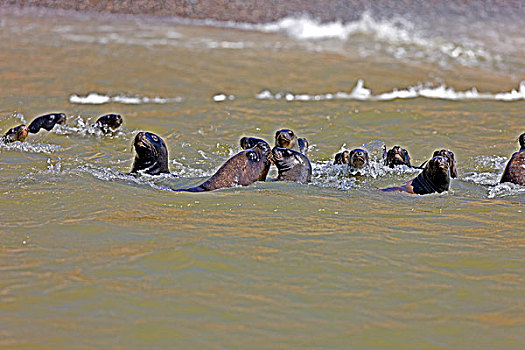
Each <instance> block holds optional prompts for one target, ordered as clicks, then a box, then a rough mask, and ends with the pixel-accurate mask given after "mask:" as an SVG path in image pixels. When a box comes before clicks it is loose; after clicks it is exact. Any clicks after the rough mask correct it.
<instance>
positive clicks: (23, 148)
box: [0, 141, 62, 153]
mask: <svg viewBox="0 0 525 350" xmlns="http://www.w3.org/2000/svg"><path fill="white" fill-rule="evenodd" d="M1 150H6V151H19V152H28V153H54V152H57V151H60V150H62V147H61V146H59V145H52V144H45V143H40V144H33V143H29V142H20V141H15V142H12V143H3V142H2V141H0V151H1Z"/></svg>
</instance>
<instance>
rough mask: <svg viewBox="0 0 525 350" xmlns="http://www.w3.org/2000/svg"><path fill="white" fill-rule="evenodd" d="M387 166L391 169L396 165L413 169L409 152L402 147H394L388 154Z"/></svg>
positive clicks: (386, 158)
mask: <svg viewBox="0 0 525 350" xmlns="http://www.w3.org/2000/svg"><path fill="white" fill-rule="evenodd" d="M385 165H386V166H388V167H390V168H393V167H395V166H396V165H406V166H408V167H411V165H410V156H409V155H408V151H407V150H406V149H404V148H402V147H401V146H394V147H392V148H391V149H389V150H388V152H386V157H385Z"/></svg>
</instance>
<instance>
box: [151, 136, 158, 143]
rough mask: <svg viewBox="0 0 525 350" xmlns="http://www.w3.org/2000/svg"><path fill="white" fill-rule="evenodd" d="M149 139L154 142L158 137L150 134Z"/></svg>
mask: <svg viewBox="0 0 525 350" xmlns="http://www.w3.org/2000/svg"><path fill="white" fill-rule="evenodd" d="M151 139H152V140H153V141H155V142H159V138H158V137H157V136H155V135H151Z"/></svg>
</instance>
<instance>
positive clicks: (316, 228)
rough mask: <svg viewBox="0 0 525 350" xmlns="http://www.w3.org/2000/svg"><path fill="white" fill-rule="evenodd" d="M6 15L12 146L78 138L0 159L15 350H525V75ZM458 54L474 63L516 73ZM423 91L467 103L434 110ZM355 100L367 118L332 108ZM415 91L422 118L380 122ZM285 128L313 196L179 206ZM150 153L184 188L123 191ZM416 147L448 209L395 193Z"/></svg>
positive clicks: (296, 189) (4, 315) (125, 20)
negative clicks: (26, 127) (29, 130)
mask: <svg viewBox="0 0 525 350" xmlns="http://www.w3.org/2000/svg"><path fill="white" fill-rule="evenodd" d="M2 11H4V12H2V16H3V17H2V18H1V20H0V26H1V27H2V31H1V33H0V38H1V40H0V72H1V73H0V74H1V75H2V80H3V81H2V86H3V88H2V89H1V90H0V97H1V98H0V100H1V101H2V102H1V104H0V129H1V131H2V132H5V130H7V129H9V128H10V127H13V126H15V125H18V124H20V123H27V122H28V121H29V122H30V121H31V120H32V119H33V118H34V117H36V116H37V115H40V114H42V113H44V112H47V111H51V110H60V111H65V112H67V115H68V119H67V125H66V126H62V127H58V128H57V129H55V130H53V131H52V132H45V131H41V132H39V133H38V134H31V135H29V136H28V138H27V140H26V141H27V142H24V143H19V142H15V143H12V144H7V145H4V144H2V145H0V193H1V194H2V201H1V202H0V203H1V204H0V213H1V215H0V271H2V277H3V278H2V281H1V282H0V311H1V312H0V323H1V324H2V325H3V327H1V328H2V329H1V330H0V346H1V347H3V348H10V347H13V348H86V347H91V348H108V347H115V348H117V347H122V348H146V347H147V348H150V347H155V348H167V347H170V348H172V347H175V348H246V344H253V345H252V346H253V347H256V348H267V347H268V345H267V344H271V345H270V346H269V347H275V346H274V345H273V344H278V346H277V347H280V348H285V349H295V348H329V347H332V348H348V344H352V347H355V348H387V349H398V348H399V349H402V348H403V349H406V348H447V349H460V348H461V349H472V348H476V349H496V348H505V349H521V348H522V347H523V343H524V342H525V338H524V336H523V332H522V328H523V327H522V325H523V324H524V322H525V318H524V316H523V293H524V289H525V275H524V273H523V265H524V256H525V255H524V254H523V252H524V251H523V250H524V246H525V240H524V238H523V237H522V235H521V233H522V232H523V229H522V226H523V217H524V216H523V215H524V213H523V211H524V210H525V208H524V203H525V200H524V189H523V187H520V186H517V185H512V184H498V181H499V178H500V174H501V172H502V171H503V168H504V166H505V164H506V162H507V160H508V158H509V157H510V155H511V154H512V153H513V152H514V151H516V149H517V147H518V143H517V140H516V139H517V136H518V135H519V134H520V133H522V132H524V131H525V130H523V122H522V120H523V106H524V102H523V97H521V98H515V99H503V98H501V99H499V98H496V96H500V94H503V93H508V94H509V96H510V95H512V94H513V93H512V92H511V91H512V89H517V88H518V87H519V86H520V82H521V81H523V80H525V77H524V76H521V75H520V74H521V73H519V72H521V71H522V70H520V69H521V68H520V67H523V62H522V61H521V60H520V59H518V60H517V62H515V61H513V60H515V57H517V56H516V55H517V54H516V52H515V51H512V50H511V51H509V52H508V55H509V57H511V58H512V60H510V59H509V60H506V59H505V58H502V59H501V60H500V61H497V62H498V63H497V64H496V63H490V62H489V63H487V64H485V63H480V64H464V62H463V61H461V60H455V59H454V57H453V55H449V56H450V57H449V58H447V65H446V66H440V65H431V64H429V62H428V56H425V55H423V56H422V57H420V58H419V59H418V54H417V50H416V51H414V50H415V49H414V50H413V47H412V46H413V45H416V46H417V45H419V46H421V45H424V44H421V43H415V44H414V43H412V42H408V43H407V42H405V41H402V42H401V44H399V45H400V46H399V47H403V46H407V48H406V50H407V52H408V53H409V54H410V55H409V54H407V55H401V56H395V55H391V54H389V52H388V50H386V51H385V50H382V49H377V50H375V44H379V45H380V46H381V47H383V48H384V46H385V45H386V44H385V43H387V42H388V43H390V42H394V44H396V43H395V40H392V39H388V38H387V39H384V38H380V37H379V36H380V34H379V33H380V32H379V31H375V32H374V33H373V34H370V33H369V32H367V31H366V30H364V29H360V30H358V31H356V32H355V33H354V32H352V33H350V34H348V36H347V37H346V38H343V39H344V40H341V39H337V40H335V41H334V39H333V38H329V39H325V38H315V40H312V39H311V38H300V39H297V37H296V36H294V35H291V36H290V35H288V34H289V31H290V30H298V29H297V28H295V29H294V27H293V25H292V27H290V28H291V29H285V28H284V24H283V23H285V22H283V23H281V27H279V28H278V29H275V30H274V29H272V30H270V29H268V28H270V26H271V25H273V26H275V25H276V24H275V23H274V24H266V25H259V26H257V25H256V26H255V27H253V28H248V29H250V30H245V29H246V28H244V29H243V30H241V29H240V28H239V26H236V25H230V26H229V27H228V26H225V27H222V28H221V27H209V26H187V25H182V24H179V23H176V22H173V21H161V20H158V19H145V18H141V19H138V18H129V17H111V16H109V17H104V16H102V17H100V18H97V17H96V16H92V15H76V16H73V15H68V16H64V15H55V16H53V17H46V16H40V15H38V14H35V13H34V12H27V13H24V12H22V13H20V12H13V13H10V12H6V11H7V10H2ZM7 14H9V15H7ZM365 20H367V19H362V20H361V21H365ZM368 21H369V22H368V23H369V24H370V23H372V22H373V21H375V22H377V23H376V24H377V25H383V24H385V23H386V22H381V21H379V20H373V18H372V19H368ZM356 23H358V24H359V23H361V22H356ZM311 24H312V23H310V24H308V23H306V24H304V26H306V25H311ZM360 25H364V24H362V23H361V24H360ZM487 25H488V24H487ZM264 26H268V27H266V29H264V28H263V27H264ZM363 28H365V29H366V28H368V27H363ZM495 28H496V27H489V28H488V30H495ZM423 29H424V28H422V29H421V28H419V27H417V26H416V27H415V28H413V29H410V28H404V27H401V29H400V30H415V31H419V30H421V31H422V32H421V33H419V34H418V35H419V36H418V37H424V38H427V37H425V36H424V35H425V33H424V32H423ZM509 30H512V29H509ZM287 33H288V34H287ZM395 33H396V32H394V34H395ZM397 33H398V34H399V33H401V32H397ZM409 34H410V32H408V34H407V35H408V37H409ZM463 34H464V35H467V39H468V38H470V39H471V40H472V42H470V41H469V40H463V39H464V37H458V38H457V41H458V43H457V47H462V48H465V47H469V48H477V47H481V48H483V49H484V50H494V51H498V50H500V49H501V48H500V47H499V46H498V47H491V45H489V44H488V43H487V42H478V41H476V45H474V44H473V42H474V39H473V38H474V37H473V36H468V35H470V34H469V33H463ZM392 35H393V34H392ZM418 37H415V38H416V39H417V38H418ZM475 38H476V40H479V38H477V37H475ZM445 39H447V38H446V37H443V36H442V37H440V38H439V40H445ZM492 39H493V38H491V39H490V40H492ZM414 40H415V39H414ZM436 40H437V39H436ZM487 40H489V39H487ZM516 40H518V41H517V42H519V40H521V39H520V38H517V39H516ZM365 43H366V44H365ZM388 45H390V44H388ZM396 45H397V44H396ZM367 47H372V48H374V50H372V51H367V52H368V55H369V56H367V57H368V58H367V59H366V60H364V59H363V58H362V57H364V56H362V55H361V54H360V53H359V52H361V53H362V52H363V50H365V49H366V48H367ZM334 48H338V49H337V50H335V49H334ZM431 49H432V47H430V48H420V50H426V51H425V52H431V51H432V50H431ZM411 50H412V51H411ZM516 50H518V49H516ZM452 51H453V50H452ZM356 52H357V53H356ZM480 52H481V51H480ZM483 52H485V51H483ZM490 54H491V55H493V56H494V57H496V56H497V55H498V53H497V52H493V51H490ZM479 57H480V56H473V59H478V60H481V59H480V58H479ZM513 57H514V58H513ZM508 71H513V72H514V74H511V75H509V74H508V73H507V72H508ZM360 79H362V84H361V85H359V83H358V82H359V81H360ZM365 82H366V84H365ZM426 82H432V83H435V84H434V85H433V86H434V88H433V89H435V90H432V89H431V90H430V91H437V90H438V89H439V88H436V87H437V86H441V84H445V85H443V86H447V87H452V88H453V89H454V90H447V89H444V90H443V91H444V93H445V95H446V93H451V91H452V92H453V93H454V94H455V96H459V97H461V96H463V95H461V94H464V96H466V97H465V98H446V96H445V97H443V96H441V97H439V98H427V97H428V96H424V94H422V91H427V90H424V88H423V86H424V83H426ZM359 86H360V88H359V89H358V91H357V92H359V94H358V93H357V92H356V96H365V94H366V91H368V95H367V96H369V97H367V98H351V99H343V98H336V96H337V91H343V92H344V91H346V92H347V94H349V95H351V94H352V91H353V90H355V89H356V88H357V87H359ZM410 86H416V87H419V86H421V88H413V89H411V88H407V87H410ZM473 88H475V89H477V90H479V93H478V94H479V95H481V96H489V97H490V98H477V99H475V100H472V99H470V98H469V97H468V96H470V95H469V94H470V93H474V90H472V89H473ZM396 89H397V92H396V93H397V94H398V95H399V96H401V95H403V94H409V93H411V92H414V91H415V92H416V93H418V94H419V95H417V96H409V97H411V98H410V99H404V98H396V99H394V98H377V96H391V95H392V94H393V93H394V92H395V91H396ZM414 89H415V90H414ZM264 91H266V93H265V95H264V96H262V97H261V95H262V93H261V92H264ZM440 91H441V90H440ZM447 91H448V92H447ZM92 92H95V93H96V95H93V94H91V93H92ZM329 92H333V96H334V98H316V96H327V94H328V93H329ZM372 92H373V93H372ZM476 92H477V91H476ZM519 93H522V92H521V90H516V92H515V94H518V95H519ZM278 94H280V95H279V96H281V97H280V98H277V95H278ZM483 94H486V95H483ZM518 95H516V96H518ZM74 96H76V97H74ZM90 96H91V97H90ZM232 96H233V97H232ZM286 96H292V97H293V98H287V97H286ZM399 96H398V97H399ZM73 97H74V98H73ZM263 97H267V98H263ZM298 97H301V98H298ZM371 97H373V98H371ZM122 98H124V99H122ZM126 98H129V99H131V100H126ZM102 100H104V101H103V102H104V103H103V104H99V103H100V101H102ZM305 100H308V101H309V102H304V101H305ZM123 101H124V102H123ZM126 101H127V102H126ZM130 101H131V102H130ZM104 113H119V114H122V116H123V118H124V125H123V126H122V128H121V129H120V130H119V131H118V132H117V133H114V134H112V135H102V134H100V133H97V132H96V130H94V129H93V128H92V127H91V124H92V123H93V122H94V121H95V120H96V118H97V116H99V115H102V114H104ZM284 127H287V128H291V129H293V130H295V131H296V133H297V134H298V135H301V136H304V137H306V138H307V139H308V140H309V142H310V145H311V149H310V151H309V157H310V160H311V161H312V165H313V168H314V176H313V183H312V184H309V185H299V184H293V183H282V182H271V181H269V182H265V183H257V184H255V185H253V186H250V187H247V188H231V189H224V190H220V191H215V192H211V193H203V194H194V193H174V192H171V191H168V189H172V188H182V187H189V186H193V185H196V184H198V183H200V182H201V181H203V180H204V179H205V178H206V177H208V176H210V175H211V174H213V173H214V172H215V171H216V169H218V167H219V166H220V165H221V164H222V163H223V162H224V161H225V159H227V158H228V157H231V156H232V155H234V154H236V153H237V152H238V151H239V150H240V148H239V145H238V142H239V139H240V138H241V137H242V136H247V135H249V136H257V137H261V138H264V139H266V140H268V141H270V142H272V143H273V135H274V133H275V130H278V129H280V128H284ZM140 130H147V131H151V132H155V133H158V134H159V135H161V136H162V137H163V139H164V140H165V141H166V143H167V145H168V149H169V159H170V169H171V171H172V172H173V174H171V175H165V176H158V177H151V176H142V177H135V176H131V175H128V172H129V171H130V169H131V162H132V158H133V154H132V149H131V147H132V146H131V144H132V139H133V137H134V135H135V134H136V132H138V131H140ZM397 144H399V145H402V146H403V147H405V148H407V149H408V150H409V152H410V155H411V158H412V162H413V164H421V163H422V162H424V161H425V160H427V159H428V158H429V156H430V155H431V154H432V152H433V151H434V150H435V149H441V148H448V149H451V150H453V151H454V153H455V155H456V159H457V162H458V171H459V178H458V179H455V180H453V182H452V185H451V189H450V191H448V192H447V193H444V194H439V195H437V194H436V195H428V196H421V197H420V196H411V195H408V194H403V193H395V194H394V193H388V194H385V193H380V192H379V191H376V189H377V188H382V187H386V186H392V185H397V184H400V183H402V182H404V181H407V180H409V179H411V178H413V177H414V176H416V174H417V172H418V171H417V170H414V169H409V168H403V167H397V168H394V169H390V168H386V167H384V165H383V164H382V162H381V157H380V154H381V151H382V149H383V145H386V147H387V148H390V147H392V146H394V145H397ZM355 147H365V148H367V149H368V150H369V151H370V152H371V155H372V157H371V160H372V162H371V167H370V169H369V171H368V172H367V173H365V174H360V175H357V174H352V173H350V172H349V171H348V169H346V168H344V167H342V166H334V165H333V164H332V160H333V156H334V154H335V153H336V152H337V151H338V150H341V149H342V148H348V149H351V148H355ZM354 175H357V176H354ZM275 177H276V171H275V169H272V170H271V172H270V178H275Z"/></svg>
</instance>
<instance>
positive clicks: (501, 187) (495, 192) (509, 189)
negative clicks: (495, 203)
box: [487, 182, 525, 198]
mask: <svg viewBox="0 0 525 350" xmlns="http://www.w3.org/2000/svg"><path fill="white" fill-rule="evenodd" d="M520 193H525V186H520V185H516V184H513V183H510V182H505V183H498V184H497V185H496V186H493V187H490V188H489V192H488V195H487V197H488V198H495V197H507V196H515V195H517V194H520Z"/></svg>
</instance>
